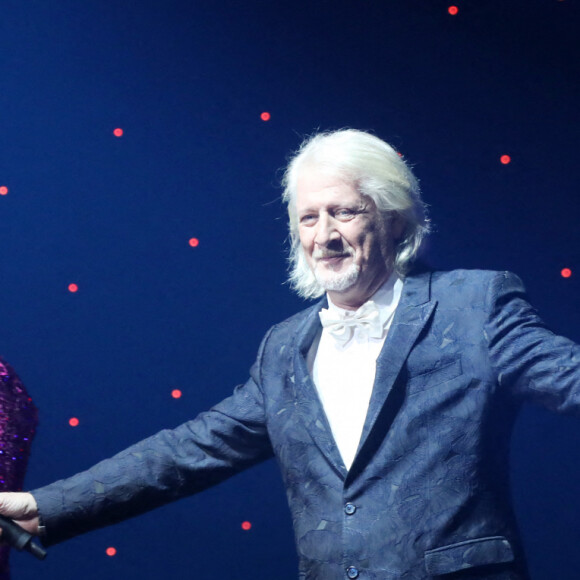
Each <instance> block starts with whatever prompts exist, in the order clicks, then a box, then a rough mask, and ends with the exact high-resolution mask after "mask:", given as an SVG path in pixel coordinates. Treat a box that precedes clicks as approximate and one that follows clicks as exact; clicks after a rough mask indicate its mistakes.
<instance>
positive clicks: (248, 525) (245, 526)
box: [242, 522, 252, 531]
mask: <svg viewBox="0 0 580 580" xmlns="http://www.w3.org/2000/svg"><path fill="white" fill-rule="evenodd" d="M250 529H252V524H251V523H250V522H242V530H246V531H248V530H250Z"/></svg>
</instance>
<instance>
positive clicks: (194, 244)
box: [189, 238, 199, 248]
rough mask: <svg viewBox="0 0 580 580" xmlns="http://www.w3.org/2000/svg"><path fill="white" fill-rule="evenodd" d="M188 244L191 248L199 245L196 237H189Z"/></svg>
mask: <svg viewBox="0 0 580 580" xmlns="http://www.w3.org/2000/svg"><path fill="white" fill-rule="evenodd" d="M189 245H190V246H191V247H192V248H197V246H199V240H198V239H197V238H191V240H189Z"/></svg>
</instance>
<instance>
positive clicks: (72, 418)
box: [68, 417, 79, 427]
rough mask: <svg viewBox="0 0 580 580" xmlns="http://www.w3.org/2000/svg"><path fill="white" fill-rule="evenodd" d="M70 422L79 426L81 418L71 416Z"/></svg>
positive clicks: (71, 424) (74, 425)
mask: <svg viewBox="0 0 580 580" xmlns="http://www.w3.org/2000/svg"><path fill="white" fill-rule="evenodd" d="M68 424H69V425H70V426H71V427H78V426H79V420H78V419H77V418H76V417H71V418H70V419H69V420H68Z"/></svg>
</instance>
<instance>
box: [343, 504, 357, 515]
mask: <svg viewBox="0 0 580 580" xmlns="http://www.w3.org/2000/svg"><path fill="white" fill-rule="evenodd" d="M354 512H356V506H355V505H354V504H353V503H347V504H346V505H345V506H344V513H345V514H346V515H347V516H352V514H354Z"/></svg>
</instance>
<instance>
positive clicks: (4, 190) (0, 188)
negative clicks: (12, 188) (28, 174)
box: [0, 185, 8, 195]
mask: <svg viewBox="0 0 580 580" xmlns="http://www.w3.org/2000/svg"><path fill="white" fill-rule="evenodd" d="M7 193H8V188H7V187H6V186H5V185H2V186H0V195H6V194H7Z"/></svg>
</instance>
